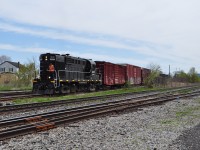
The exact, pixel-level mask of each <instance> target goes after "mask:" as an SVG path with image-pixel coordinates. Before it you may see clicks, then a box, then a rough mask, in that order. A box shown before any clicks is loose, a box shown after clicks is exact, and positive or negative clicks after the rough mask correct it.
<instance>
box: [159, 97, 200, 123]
mask: <svg viewBox="0 0 200 150" xmlns="http://www.w3.org/2000/svg"><path fill="white" fill-rule="evenodd" d="M197 103H200V99H197ZM199 113H200V105H197V106H189V107H185V108H184V109H183V110H178V111H176V112H175V114H176V117H175V118H171V119H168V120H162V121H161V124H163V125H172V126H175V125H176V126H177V125H179V124H180V120H181V119H183V118H184V117H190V118H191V119H195V118H200V115H199Z"/></svg>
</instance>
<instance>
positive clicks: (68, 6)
mask: <svg viewBox="0 0 200 150" xmlns="http://www.w3.org/2000/svg"><path fill="white" fill-rule="evenodd" d="M0 3H1V5H0V17H1V18H3V19H5V20H7V21H10V20H11V21H13V22H17V23H21V24H23V25H30V26H39V27H47V29H44V30H36V29H34V30H33V29H32V28H26V27H22V26H21V25H19V26H20V27H19V26H15V25H10V24H2V23H1V25H0V26H1V29H3V30H5V31H9V32H17V33H23V34H29V35H34V36H40V37H46V38H51V39H58V40H66V41H71V42H74V43H77V44H87V45H92V46H104V47H108V48H116V49H122V50H128V51H134V52H136V53H140V54H142V55H144V56H146V57H149V60H155V59H156V60H158V61H159V62H160V63H164V64H167V63H174V65H180V66H182V68H185V66H189V65H191V66H196V67H198V59H199V57H200V52H199V49H200V43H199V41H198V39H199V35H200V29H199V27H200V21H199V19H198V18H199V15H200V13H199V6H200V2H199V1H197V0H190V1H182V0H175V1H169V0H162V1H160V0H151V1H149V0H143V1H140V0H126V1H122V0H117V1H116V0H109V1H107V0H93V1H91V0H84V1H78V0H50V1H49V0H42V1H40V0H35V1H26V0H17V1H11V0H6V1H3V0H0ZM48 28H52V29H50V30H48ZM58 30H61V32H59V31H58ZM63 30H64V31H65V30H68V31H73V32H74V33H70V34H69V33H67V34H66V33H62V31H63ZM75 32H77V33H84V34H85V33H86V34H87V35H91V36H89V37H88V36H83V35H82V34H81V35H80V34H76V33H75ZM94 35H95V36H96V35H102V37H95V38H93V37H92V36H94ZM105 35H112V36H113V37H120V38H121V39H123V40H122V41H119V40H116V39H109V40H108V39H107V38H105ZM126 39H128V40H130V41H132V42H135V41H136V42H135V45H134V44H130V43H126V42H125V41H126ZM140 41H142V44H139V45H137V44H138V43H139V42H140ZM147 43H150V45H151V44H152V45H153V46H152V47H151V46H150V45H149V44H147Z"/></svg>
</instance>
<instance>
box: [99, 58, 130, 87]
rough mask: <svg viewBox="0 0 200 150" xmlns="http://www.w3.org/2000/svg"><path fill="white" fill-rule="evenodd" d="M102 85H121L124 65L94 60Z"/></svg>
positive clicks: (123, 79) (123, 76) (123, 77)
mask: <svg viewBox="0 0 200 150" xmlns="http://www.w3.org/2000/svg"><path fill="white" fill-rule="evenodd" d="M95 62H96V67H97V68H98V71H99V74H101V78H102V79H101V80H102V84H103V86H122V85H124V84H125V79H126V77H125V67H124V66H122V65H118V64H113V63H110V62H105V61H95Z"/></svg>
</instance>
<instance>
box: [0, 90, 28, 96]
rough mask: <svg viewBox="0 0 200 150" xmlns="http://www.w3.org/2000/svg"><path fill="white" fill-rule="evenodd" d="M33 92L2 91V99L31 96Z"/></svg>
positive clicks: (0, 94) (0, 93) (0, 92)
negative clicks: (4, 97) (5, 97)
mask: <svg viewBox="0 0 200 150" xmlns="http://www.w3.org/2000/svg"><path fill="white" fill-rule="evenodd" d="M31 93H32V92H31V91H29V90H28V91H0V97H3V96H16V95H25V94H31Z"/></svg>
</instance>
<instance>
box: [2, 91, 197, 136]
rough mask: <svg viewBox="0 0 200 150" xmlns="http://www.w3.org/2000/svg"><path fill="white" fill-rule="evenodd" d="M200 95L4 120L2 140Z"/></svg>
mask: <svg viewBox="0 0 200 150" xmlns="http://www.w3.org/2000/svg"><path fill="white" fill-rule="evenodd" d="M199 95H200V90H197V91H192V92H188V93H182V94H170V93H167V94H163V95H157V97H151V98H150V97H149V98H147V97H144V98H142V99H139V100H135V99H132V98H124V99H123V100H119V101H114V102H104V103H99V104H93V105H88V106H83V107H76V108H72V109H65V110H59V111H52V112H48V113H42V114H38V115H32V116H26V117H20V118H14V119H8V120H2V121H0V129H2V128H5V127H6V129H4V130H3V129H2V130H1V131H0V140H5V139H9V138H12V137H16V136H20V135H24V134H29V133H34V132H40V131H45V130H48V129H52V128H55V127H57V126H60V125H62V124H70V123H73V122H76V121H80V120H83V119H88V118H91V117H96V116H99V115H105V114H110V113H115V112H120V111H123V110H127V109H132V108H138V107H143V106H149V105H153V104H160V103H164V102H167V101H171V100H175V99H180V98H188V97H193V96H199Z"/></svg>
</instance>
